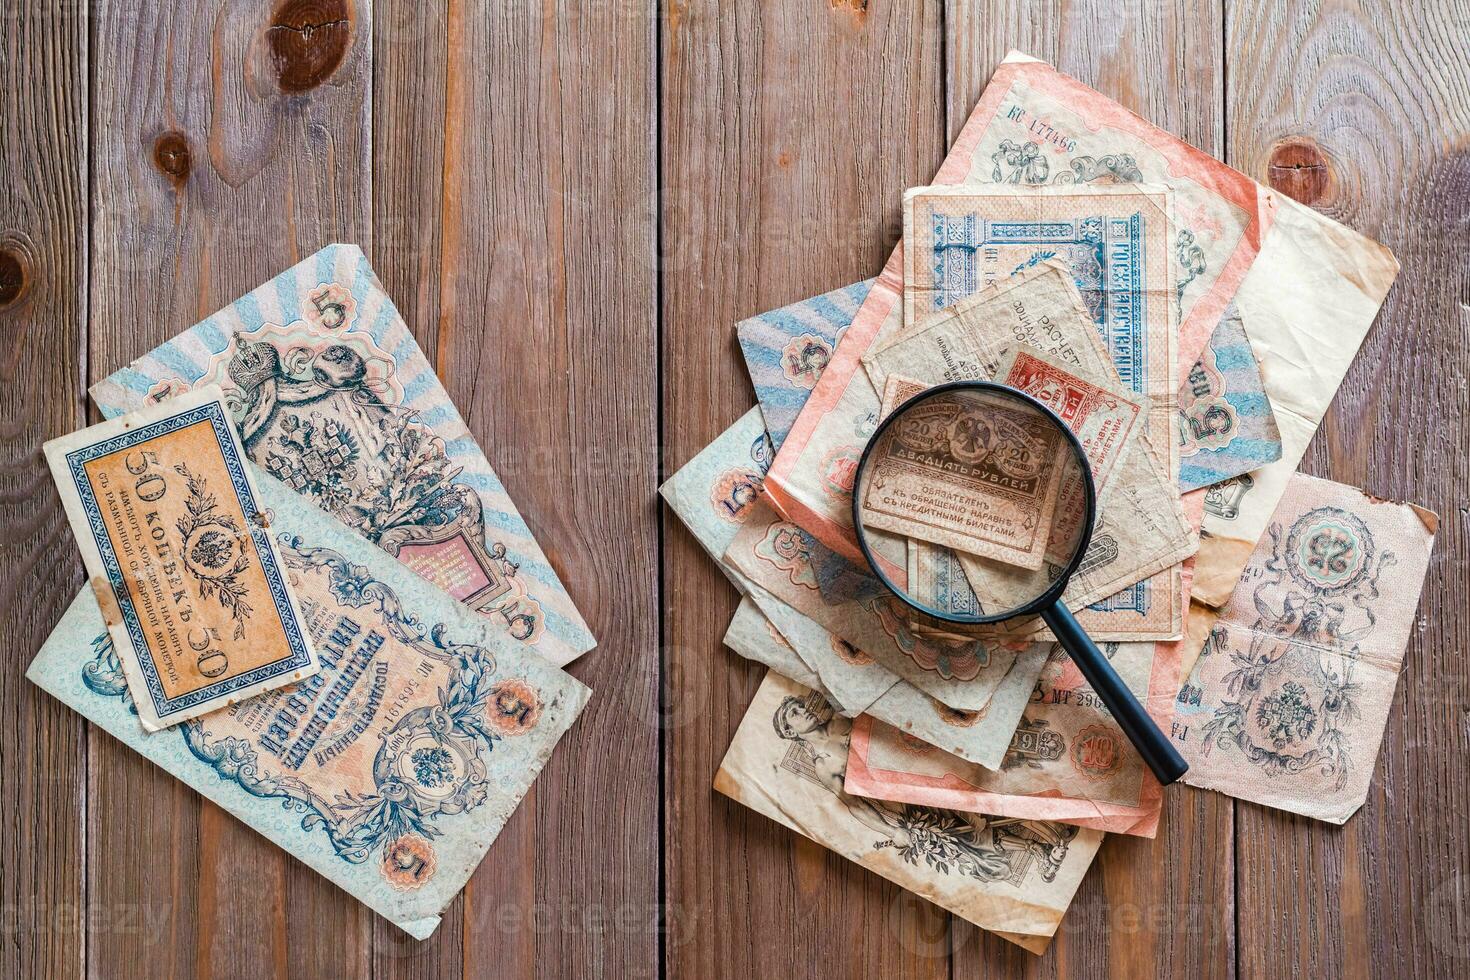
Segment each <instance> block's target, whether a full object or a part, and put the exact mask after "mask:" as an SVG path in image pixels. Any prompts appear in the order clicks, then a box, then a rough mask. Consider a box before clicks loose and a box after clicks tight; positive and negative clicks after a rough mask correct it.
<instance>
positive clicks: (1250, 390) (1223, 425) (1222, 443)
mask: <svg viewBox="0 0 1470 980" xmlns="http://www.w3.org/2000/svg"><path fill="white" fill-rule="evenodd" d="M1280 458H1281V430H1280V429H1278V428H1277V427H1276V415H1275V413H1273V412H1272V411H1271V401H1270V399H1268V398H1267V397H1266V391H1265V388H1264V387H1263V386H1262V382H1261V367H1260V365H1259V364H1257V363H1256V355H1255V352H1254V351H1252V350H1251V344H1250V339H1249V338H1248V337H1247V336H1246V332H1245V327H1244V325H1243V324H1242V323H1241V318H1240V309H1239V308H1238V307H1237V306H1236V305H1235V304H1233V303H1232V304H1231V305H1230V306H1228V307H1226V309H1225V315H1224V316H1222V317H1221V318H1220V323H1219V325H1218V326H1216V327H1215V332H1214V333H1213V334H1211V335H1210V342H1209V343H1208V344H1206V345H1205V350H1204V353H1203V354H1201V355H1200V359H1199V360H1198V361H1196V362H1195V365H1194V367H1192V368H1190V369H1189V373H1188V374H1187V375H1186V376H1185V378H1184V382H1183V383H1182V384H1181V385H1180V386H1179V489H1180V490H1183V491H1189V490H1197V489H1199V488H1200V487H1204V486H1209V485H1210V484H1212V483H1219V482H1220V481H1221V480H1228V479H1230V478H1231V477H1234V476H1239V475H1240V474H1242V473H1246V472H1249V471H1250V470H1253V469H1256V468H1257V467H1259V466H1264V465H1265V464H1267V463H1270V462H1274V461H1275V460H1277V459H1280Z"/></svg>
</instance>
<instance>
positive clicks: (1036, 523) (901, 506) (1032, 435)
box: [853, 385, 1094, 623]
mask: <svg viewBox="0 0 1470 980" xmlns="http://www.w3.org/2000/svg"><path fill="white" fill-rule="evenodd" d="M1065 395H1066V393H1065V392H1057V393H1056V394H1055V396H1052V397H1048V395H1047V394H1046V393H1043V394H1042V395H1040V396H1038V397H1037V398H1036V399H1033V398H1031V397H1027V396H1026V395H1023V394H1021V393H1019V392H1016V391H1014V390H1013V389H1010V388H1005V387H1003V386H998V385H983V386H981V385H966V386H959V387H941V388H938V389H933V390H931V391H930V392H926V393H923V394H920V395H918V396H916V397H914V398H912V399H910V400H909V401H907V402H905V403H903V404H902V405H900V406H898V408H896V409H895V410H894V411H893V413H892V416H891V418H889V419H885V420H884V423H883V424H882V425H881V426H880V429H879V431H878V432H877V434H876V435H875V438H874V439H873V441H872V442H871V443H870V445H869V447H868V449H867V452H866V453H865V455H864V458H863V461H862V463H861V465H860V467H859V470H858V474H857V480H856V483H855V486H854V495H855V496H854V501H853V504H854V507H853V510H854V517H855V520H856V521H857V523H858V525H859V528H858V530H859V531H860V532H861V533H860V535H859V538H860V540H862V541H863V543H864V545H865V547H867V548H868V550H869V554H870V556H872V557H873V564H874V565H875V569H876V570H877V571H878V572H879V573H880V576H881V577H883V578H885V579H886V580H887V581H886V584H888V585H889V587H890V588H892V589H893V590H894V592H895V593H896V594H897V595H898V596H899V597H900V598H902V599H904V600H905V601H906V602H907V603H908V604H909V605H911V606H913V607H915V608H916V609H917V610H918V611H920V612H924V613H928V614H931V615H935V616H938V617H939V618H941V619H942V620H944V621H947V622H951V623H967V622H968V623H993V622H998V621H1000V620H1005V619H1009V618H1013V617H1017V616H1021V615H1025V614H1028V613H1033V612H1037V611H1039V608H1040V607H1041V606H1043V605H1047V604H1049V603H1050V602H1051V600H1053V599H1055V598H1056V596H1057V594H1059V593H1060V591H1061V589H1062V588H1063V587H1064V586H1065V578H1066V577H1067V576H1069V575H1070V574H1071V572H1072V571H1073V570H1074V569H1075V568H1076V566H1077V565H1078V563H1079V562H1080V561H1081V558H1082V553H1083V550H1084V549H1085V548H1086V546H1087V542H1088V539H1089V538H1090V530H1091V528H1090V524H1091V521H1092V518H1093V514H1094V507H1093V488H1092V476H1091V472H1090V470H1089V468H1088V465H1087V460H1086V458H1085V457H1084V456H1083V455H1082V451H1081V448H1080V446H1079V445H1078V443H1077V441H1076V439H1074V438H1073V437H1072V435H1071V433H1070V432H1069V431H1067V429H1066V428H1065V426H1064V425H1063V424H1062V423H1061V422H1060V420H1059V418H1058V416H1061V417H1063V418H1064V417H1065V415H1066V410H1067V406H1066V404H1065ZM1043 404H1044V405H1045V406H1046V407H1043ZM1048 409H1050V410H1048Z"/></svg>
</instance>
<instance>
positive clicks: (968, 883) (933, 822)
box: [715, 673, 1102, 952]
mask: <svg viewBox="0 0 1470 980" xmlns="http://www.w3.org/2000/svg"><path fill="white" fill-rule="evenodd" d="M851 724H852V723H851V722H850V721H848V720H847V719H845V718H842V717H841V716H839V715H836V714H835V713H834V712H833V711H832V709H831V707H830V706H829V705H827V704H826V703H825V702H824V701H823V700H822V698H821V696H820V695H818V694H816V693H814V692H812V691H809V690H807V689H806V688H803V687H801V686H799V685H797V684H794V683H792V682H791V681H790V680H787V679H786V678H784V677H781V676H780V675H778V674H775V673H771V674H767V675H766V679H765V681H764V682H763V683H762V684H761V687H760V690H759V691H757V692H756V696H755V700H754V701H752V702H751V705H750V709H749V710H748V711H747V712H746V715H745V718H744V720H743V721H742V722H741V723H740V728H739V730H738V731H737V732H736V733H735V739H734V741H733V742H732V743H731V745H730V750H729V752H728V753H727V754H726V755H725V759H724V761H723V762H722V763H721V765H720V770H719V772H718V774H717V775H716V776H715V789H717V790H718V791H719V792H721V793H724V794H725V795H726V796H729V797H730V798H731V799H733V800H735V801H737V802H739V803H742V804H744V805H745V806H748V807H750V808H751V809H753V810H755V811H757V812H759V813H762V814H764V815H765V816H767V817H770V818H771V819H772V820H775V821H776V822H777V823H780V824H782V825H783V826H786V827H789V828H790V829H792V830H794V831H796V832H797V833H799V834H802V835H804V836H806V837H809V838H810V839H812V840H814V841H816V842H817V843H819V844H821V845H822V846H823V847H826V848H829V849H831V850H833V851H835V852H836V853H838V854H841V855H842V856H843V857H845V858H847V859H848V860H850V861H855V862H857V863H858V864H861V865H862V866H863V867H865V868H867V869H869V870H870V871H873V872H875V873H877V874H880V875H882V876H883V877H885V878H887V879H888V880H890V881H893V882H895V883H896V884H898V885H900V886H902V887H903V888H906V889H908V890H909V891H912V892H914V893H915V894H917V895H920V896H922V897H923V898H926V899H928V900H930V901H932V902H934V903H935V904H936V905H939V906H940V907H942V908H945V909H947V910H949V911H950V912H953V913H954V914H956V915H959V916H961V917H963V918H964V919H966V920H968V921H970V922H973V923H975V924H976V925H978V926H980V927H981V928H984V929H990V930H992V931H996V932H998V933H1000V934H1001V935H1003V936H1005V937H1006V938H1007V939H1011V940H1012V941H1015V942H1018V943H1020V944H1021V945H1023V946H1024V947H1025V948H1027V949H1029V950H1031V951H1032V952H1041V951H1042V950H1044V949H1045V947H1046V944H1047V941H1048V939H1049V937H1051V936H1052V935H1054V934H1055V932H1056V929H1057V926H1058V924H1059V923H1060V921H1061V918H1062V915H1063V913H1065V911H1066V909H1067V906H1068V905H1069V904H1070V903H1071V901H1072V896H1073V895H1074V894H1075V893H1076V890H1077V885H1078V884H1079V882H1081V880H1082V876H1083V875H1084V874H1085V873H1086V871H1087V868H1088V867H1089V866H1090V865H1091V863H1092V859H1093V857H1094V856H1095V855H1096V853H1097V848H1098V845H1099V843H1100V842H1101V840H1102V834H1101V833H1099V832H1098V831H1095V830H1088V829H1083V828H1079V827H1074V826H1066V825H1063V824H1057V823H1047V822H1040V821H1023V820H1015V819H1007V818H996V817H985V816H980V815H978V814H964V813H955V812H952V811H947V810H938V809H930V808H927V807H916V806H911V805H907V804H893V803H886V802H882V801H877V800H871V799H864V798H862V797H858V796H852V795H849V794H848V793H846V792H845V791H844V789H843V776H844V771H845V769H846V766H847V756H848V741H849V738H850V730H851Z"/></svg>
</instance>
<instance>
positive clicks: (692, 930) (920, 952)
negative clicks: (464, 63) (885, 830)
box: [660, 0, 949, 978]
mask: <svg viewBox="0 0 1470 980" xmlns="http://www.w3.org/2000/svg"><path fill="white" fill-rule="evenodd" d="M662 29H663V34H662V57H663V65H662V76H663V80H662V86H661V90H662V112H661V115H662V129H661V139H660V154H661V156H662V188H663V224H662V239H661V256H660V258H661V260H662V269H663V315H662V319H663V323H662V330H663V442H664V455H663V472H664V475H665V476H666V475H668V474H669V473H672V472H673V471H674V470H675V469H677V468H678V467H679V466H680V465H682V464H683V463H684V462H685V461H687V460H688V459H689V457H690V456H692V455H693V454H694V453H695V452H697V451H698V450H699V449H700V448H701V447H703V446H704V445H705V444H706V443H708V442H709V441H710V440H711V439H712V438H714V437H715V436H716V435H717V434H719V432H720V431H721V430H723V429H724V428H725V427H726V426H728V425H729V424H730V423H731V422H733V421H734V420H735V419H736V418H737V417H739V415H740V414H741V413H743V412H744V411H745V410H746V409H747V408H749V407H750V406H751V404H752V402H753V399H752V396H751V390H750V382H749V380H748V378H747V376H746V373H745V369H744V363H743V361H741V360H740V358H739V355H738V348H737V346H736V343H735V331H734V326H735V323H736V321H737V320H739V319H740V318H742V317H746V316H750V315H752V314H754V313H758V312H761V311H762V310H766V309H770V308H772V307H775V306H779V305H781V304H784V303H789V302H792V301H794V300H798V299H802V298H804V297H807V296H811V295H814V294H816V293H819V292H822V291H825V290H828V289H832V288H835V287H837V286H841V285H845V284H847V283H850V282H854V281H856V280H859V279H862V278H865V277H867V276H871V275H875V274H876V273H877V272H878V270H879V268H880V266H881V265H882V263H883V261H884V259H885V258H886V257H887V255H888V252H889V250H890V249H891V248H892V247H893V245H894V243H895V241H896V240H897V237H898V232H899V227H900V225H899V205H900V198H901V194H902V191H903V189H904V188H906V187H909V186H912V185H914V184H921V183H924V182H926V181H927V180H928V179H929V177H930V176H931V175H932V174H933V172H934V170H935V169H936V168H937V167H938V164H939V161H940V160H941V159H942V156H943V120H942V116H941V108H942V98H943V92H942V88H941V77H940V58H941V53H940V52H941V48H940V39H941V28H940V11H939V9H938V7H937V4H935V3H925V2H912V3H884V4H866V3H862V2H857V3H832V4H825V3H801V4H795V3H782V4H761V5H753V4H745V5H738V4H737V5H729V4H720V3H715V2H712V0H709V2H707V0H699V2H690V3H678V4H673V5H670V6H669V8H668V11H667V19H666V21H665V23H664V24H663V28H662ZM665 527H666V531H665V541H664V551H663V560H664V576H663V579H664V634H663V639H664V648H665V657H664V662H665V686H666V690H667V693H666V697H667V705H666V709H665V710H666V717H667V722H666V726H667V730H666V734H665V745H664V780H665V797H666V800H667V814H666V819H665V824H664V835H665V858H664V870H665V875H666V878H667V904H668V919H669V922H670V923H671V927H670V931H669V934H668V936H667V957H666V967H667V973H668V976H670V977H673V978H685V977H689V978H698V977H709V976H735V977H739V976H746V977H767V976H787V975H805V974H808V973H810V972H812V971H813V970H815V971H816V972H817V973H819V974H821V975H824V976H891V977H941V976H948V975H949V964H948V941H947V940H948V937H947V934H946V933H945V931H944V923H945V917H944V916H942V915H940V914H939V913H937V912H936V911H934V909H933V907H932V906H929V905H927V904H926V903H923V902H922V901H917V900H913V899H912V898H911V897H910V896H907V895H906V893H904V892H902V891H901V890H900V889H898V888H896V887H895V886H893V885H890V884H888V883H887V882H885V881H883V880H881V879H880V878H878V877H877V876H875V875H872V874H870V873H869V872H866V871H864V870H862V869H861V868H858V867H857V866H855V865H852V864H850V863H848V862H846V861H844V860H842V859H841V858H839V857H837V856H836V855H834V854H831V853H830V852H827V851H825V850H823V849H822V848H820V847H818V846H817V845H815V844H812V843H810V842H807V841H805V840H804V839H801V838H799V837H797V836H796V835H794V834H792V833H790V832H789V831H787V830H785V829H783V828H780V827H778V826H776V825H775V824H773V823H772V822H770V821H769V820H767V819H765V818H764V817H761V816H758V815H756V814H754V813H752V812H751V811H749V810H746V809H744V808H743V807H740V806H738V805H736V804H734V803H731V802H730V801H728V800H726V799H725V798H724V797H720V796H716V795H715V794H714V792H713V790H712V789H711V782H712V780H713V777H714V773H715V770H716V769H717V768H718V766H719V763H720V759H721V758H722V757H723V756H724V753H725V749H726V748H727V747H728V745H729V741H730V737H731V736H732V735H733V733H734V731H735V727H736V725H737V724H738V723H739V721H740V718H741V717H742V716H743V714H744V713H745V709H746V707H747V705H748V704H749V702H750V699H751V696H752V695H753V694H754V691H755V687H756V685H757V684H758V682H759V678H760V674H761V671H760V670H758V669H756V668H753V667H752V666H751V665H749V664H747V663H746V662H744V661H742V660H740V659H738V658H736V657H735V656H734V655H733V654H731V653H730V652H729V651H727V650H724V649H722V647H721V645H720V638H721V636H723V634H724V631H725V627H726V626H727V625H728V624H729V620H730V615H731V613H732V612H733V610H734V606H735V594H734V592H733V590H732V589H731V588H730V586H729V585H728V583H727V582H726V581H725V579H723V578H722V577H721V575H720V573H719V572H718V571H717V569H716V568H715V566H714V564H713V563H712V562H711V561H710V559H709V558H708V556H706V555H705V554H703V553H702V552H701V551H700V549H699V548H698V546H697V545H696V544H695V543H694V541H693V539H692V538H691V537H690V536H689V535H688V533H687V532H686V531H685V530H684V529H683V528H682V526H680V524H679V522H678V520H677V518H674V517H672V516H666V518H665Z"/></svg>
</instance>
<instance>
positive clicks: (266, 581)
mask: <svg viewBox="0 0 1470 980" xmlns="http://www.w3.org/2000/svg"><path fill="white" fill-rule="evenodd" d="M45 449H46V459H47V460H48V461H49V462H50V464H51V473H52V475H53V476H54V477H55V478H56V485H57V486H58V487H59V488H60V490H61V499H62V502H63V504H64V505H65V507H66V516H67V518H68V520H70V521H71V526H72V532H73V533H74V534H75V535H76V537H77V543H78V544H79V545H80V546H81V549H82V561H83V563H84V564H85V565H86V566H87V576H88V578H89V579H90V580H91V583H92V591H93V592H94V593H96V596H97V602H98V605H100V606H101V607H102V617H103V619H105V620H106V621H107V629H108V632H109V633H111V635H112V640H113V643H114V644H115V646H116V648H117V651H118V653H119V655H120V659H121V661H122V665H123V673H124V675H125V676H126V677H127V681H128V690H129V691H130V692H131V694H132V696H133V702H134V703H135V704H136V705H137V707H138V717H139V718H140V719H141V720H142V722H143V727H144V728H147V729H149V730H150V731H157V730H158V729H161V728H167V727H168V726H170V725H174V724H177V723H178V722H181V721H185V720H186V719H189V718H194V717H197V716H199V715H202V714H205V713H206V712H209V711H213V710H215V709H217V708H222V707H224V706H226V705H229V704H233V703H234V702H236V701H240V700H242V699H244V698H247V697H250V696H251V695H253V694H257V693H259V692H261V691H265V690H269V689H270V688H274V687H280V686H282V685H285V684H290V683H292V682H294V681H297V680H300V679H301V678H303V677H309V676H310V675H312V674H315V673H316V672H317V656H316V652H315V650H313V649H312V646H311V641H310V639H309V638H308V636H307V632H306V630H305V628H304V625H303V622H302V617H301V611H300V609H299V608H298V607H297V604H296V600H295V598H294V597H293V596H292V594H291V592H290V590H289V587H288V585H287V581H286V575H285V573H284V569H283V566H282V564H281V561H280V558H279V556H278V554H277V552H276V549H275V546H274V545H273V543H272V541H271V538H270V535H269V533H268V532H267V531H265V530H264V529H263V528H262V527H261V526H259V523H258V514H257V511H258V510H259V505H258V504H257V503H256V501H257V491H256V488H255V485H254V483H253V482H252V481H251V479H250V475H249V473H248V472H247V470H246V463H245V460H246V456H245V454H244V452H243V451H242V450H241V448H240V441H239V436H238V435H237V434H236V432H235V426H234V422H233V421H231V418H230V413H229V410H228V409H227V408H226V407H225V404H224V402H223V400H222V397H221V392H220V389H219V388H217V387H204V388H200V389H198V390H196V391H193V392H190V393H188V394H187V395H184V396H180V397H178V398H173V399H170V400H169V401H167V402H165V403H163V404H161V405H151V406H149V407H147V408H145V409H141V410H139V411H137V412H134V413H132V414H130V415H124V416H122V417H120V418H116V419H113V420H112V421H110V422H104V423H103V424H101V425H95V426H93V427H92V428H90V429H83V430H82V431H80V432H73V433H72V434H71V435H69V436H63V437H61V438H60V439H53V440H52V441H51V442H48V443H46V446H45ZM78 652H79V653H80V652H81V651H78Z"/></svg>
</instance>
